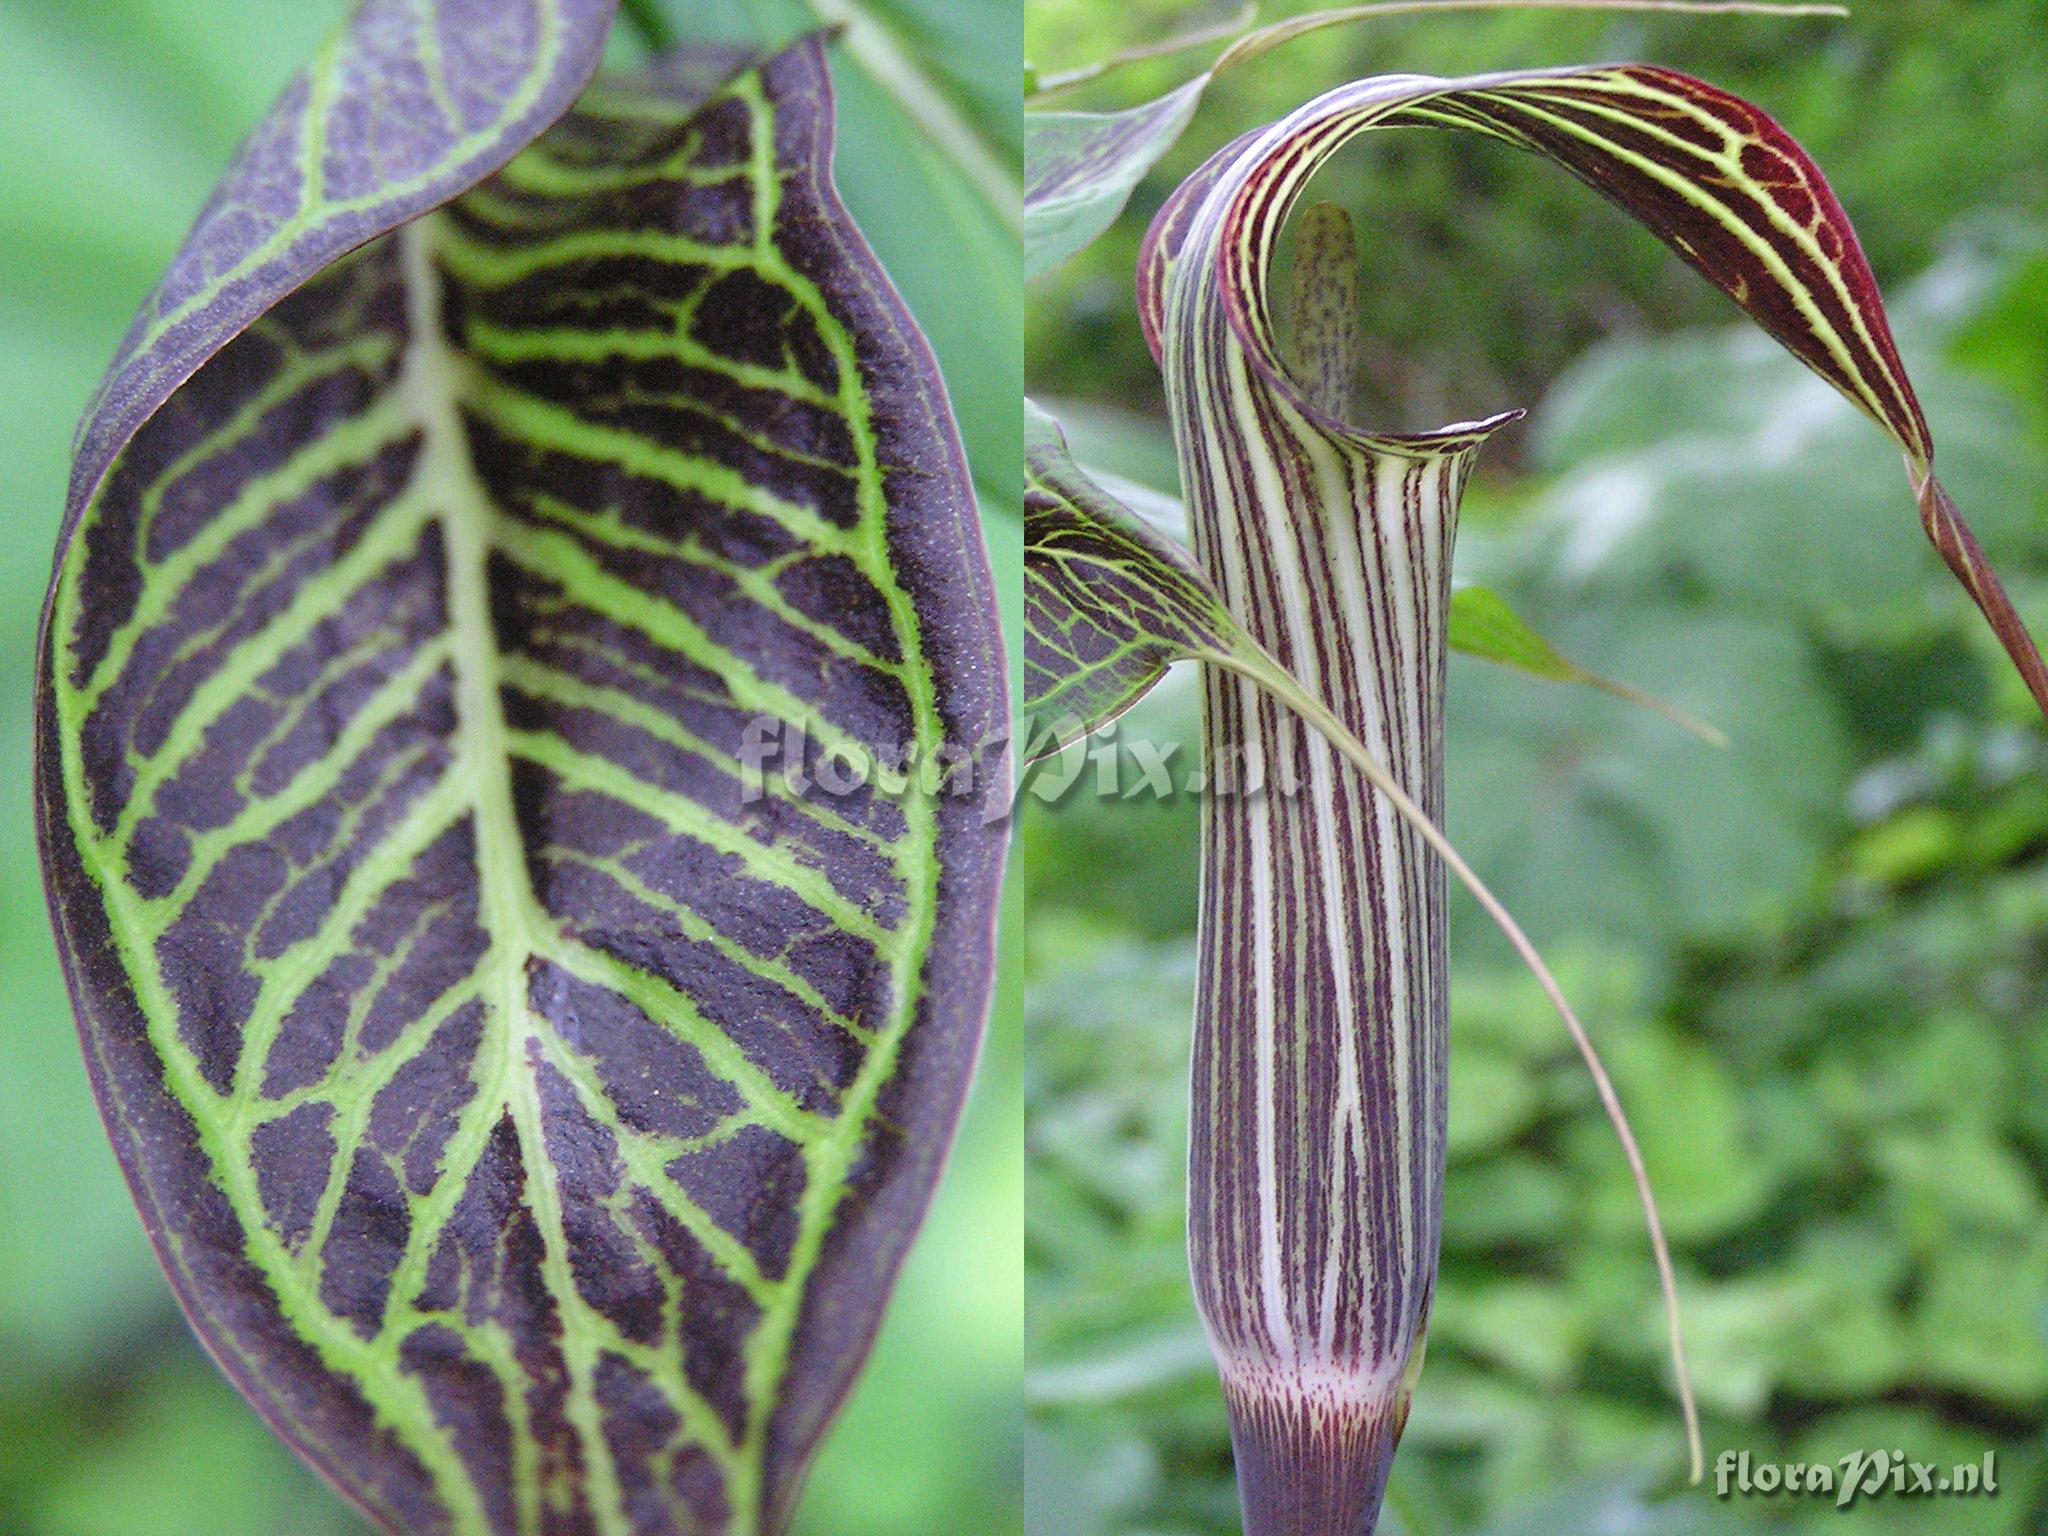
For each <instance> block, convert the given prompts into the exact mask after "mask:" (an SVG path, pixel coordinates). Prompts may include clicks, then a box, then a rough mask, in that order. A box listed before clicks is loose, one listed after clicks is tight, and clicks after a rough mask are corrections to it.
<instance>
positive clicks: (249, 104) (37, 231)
mask: <svg viewBox="0 0 2048 1536" xmlns="http://www.w3.org/2000/svg"><path fill="white" fill-rule="evenodd" d="M834 8H835V9H844V7H834ZM668 9H669V12H670V14H671V15H672V16H673V17H674V19H675V22H676V29H677V31H678V33H679V34H680V35H682V36H683V37H684V38H685V39H686V40H688V39H692V38H694V39H708V38H718V39H753V40H756V41H760V42H764V43H779V42H783V41H787V40H788V39H789V38H791V37H794V36H795V35H796V34H797V33H798V32H800V31H802V30H805V29H807V28H809V27H812V26H815V25H817V24H818V21H819V15H818V11H817V10H816V9H815V8H814V7H813V6H811V5H809V4H805V3H800V0H716V3H701V0H689V3H685V0H669V4H668ZM880 9H881V10H882V11H883V12H884V13H885V15H886V21H887V25H888V26H889V28H890V29H891V34H892V36H893V37H894V38H895V39H896V40H897V42H898V43H899V44H900V45H901V47H902V49H903V51H904V53H905V55H906V56H907V57H909V58H910V59H911V60H912V62H913V64H914V65H915V67H916V68H917V69H918V70H919V71H920V72H921V73H922V74H923V75H924V76H925V77H926V78H927V79H928V80H929V81H930V84H931V88H932V90H933V91H934V92H935V94H936V95H937V96H938V97H939V98H940V99H943V100H944V101H946V102H948V103H949V104H951V105H952V106H953V107H954V108H955V110H956V111H957V113H958V114H959V115H960V117H961V118H962V120H963V121H964V122H966V123H967V124H968V125H970V126H971V127H972V128H973V129H974V130H975V131H976V132H977V133H978V134H980V135H982V136H984V137H985V139H986V141H987V145H988V148H989V152H990V153H992V154H994V155H996V156H997V157H998V158H1000V159H1001V160H1002V161H1003V162H1004V163H1014V161H1015V158H1016V148H1015V143H1016V134H1017V102H1016V81H1017V75H1018V57H1019V45H1018V41H1017V33H1018V27H1019V25H1020V22H1019V17H1018V13H1017V9H1016V5H1015V3H1014V0H973V3H971V4H962V3H959V0H888V3H887V4H886V6H884V7H881V8H880ZM345 11H346V5H345V3H344V0H315V3H311V4H291V5H283V4H278V3H277V0H0V100H4V101H5V102H6V110H5V112H4V113H0V474H4V477H5V478H4V486H5V494H6V497H7V502H8V505H9V507H10V508H11V509H12V513H13V518H14V521H13V525H12V526H13V527H14V530H15V531H14V534H13V535H12V536H11V537H10V538H8V539H7V540H5V541H4V542H0V615H4V617H0V679H4V682H0V691H4V692H5V694H6V695H7V696H8V697H9V698H11V699H12V700H13V701H14V704H13V707H11V708H9V709H7V710H5V711H4V712H0V792H4V809H0V995H4V996H5V997H6V998H7V1011H6V1013H5V1015H4V1016H0V1536H341V1533H344V1532H346V1533H351V1536H362V1533H363V1532H364V1530H365V1527H364V1526H363V1525H362V1524H361V1523H360V1522H359V1521H357V1520H356V1519H355V1518H354V1517H353V1516H352V1515H350V1514H349V1513H348V1512H347V1511H346V1510H345V1509H344V1508H343V1507H342V1506H341V1504H340V1503H339V1501H338V1500H337V1499H335V1498H334V1497H333V1496H332V1495H331V1494H329V1493H328V1492H327V1491H326V1490H325V1489H324V1488H323V1487H322V1486H321V1485H319V1484H318V1483H317V1482H316V1481H315V1480H314V1478H313V1477H312V1475H311V1474H310V1473H308V1472H305V1471H303V1470H302V1469H301V1468H299V1466H298V1465H297V1464H296V1463H295V1462H294V1461H293V1460H292V1459H291V1458H290V1457H289V1456H288V1455H287V1454H286V1452H285V1451H284V1450H282V1449H281V1448H280V1447H279V1446H278V1445H277V1444H276V1443H274V1442H273V1441H272V1440H271V1439H270V1438H269V1436H268V1434H267V1433H266V1432H265V1431H264V1430H263V1429H262V1428H261V1427H260V1426H259V1425H258V1423H257V1421H256V1419H255V1417H254V1415H252V1414H251V1413H249V1412H248V1411H247V1410H246V1409H245V1408H244V1407H243V1406H242V1404H241V1402H240V1400H239V1399H238V1398H236V1397H235V1395H234V1394H233V1393H232V1391H230V1389H229V1388H228V1387H227V1386H226V1385H225V1384H224V1383H223V1382H222V1381H221V1380H220V1379H219V1377H218V1376H217V1375H216V1374H215V1373H214V1371H213V1369H212V1367H211V1365H210V1364H208V1362H207V1361H206V1360H205V1359H204V1357H203V1356H202V1355H201V1353H200V1351H199V1349H198V1347H197V1346H196V1345H195V1344H194V1343H193V1341H192V1339H191V1337H190V1335H189V1334H188V1333H187V1332H186V1330H185V1327H184V1325H183V1323H182V1321H181V1320H180V1319H179V1317H178V1315H177V1313H176V1311H175V1309H174V1307H173V1305H172V1302H171V1298H170V1294H169V1292H168V1290H167V1289H166V1288H165V1286H164V1284H163V1281H162V1279H161V1278H160V1276H159V1275H158V1272H157V1269H156V1266H155V1264H154V1262H153V1261H152V1259H151V1257H150V1255H149V1251H148V1247H147V1245H146V1243H145V1241H144V1239H143V1235H142V1230H141V1227H140V1224H139V1222H138V1220H137V1218H136V1216H135V1213H134V1209H133V1207H132V1206H131V1205H130V1204H129V1201H128V1197H127V1193H126V1190H125V1189H124V1187H123V1186H122V1183H121V1179H120V1176H119V1173H118V1172H117V1170H116V1168H115V1165H114V1160H113V1156H112V1153H111V1152H110V1151H109V1149H108V1147H107V1145H106V1143H105V1141H104V1139H103V1137H102V1135H101V1132H100V1129H99V1125H98V1123H97V1120H96V1118H95V1116H94V1112H93V1107H92V1101H91V1096H90V1094H89V1092H88V1090H87V1087H86V1081H85V1074H84V1071H83V1068H82V1065H81V1063H80V1060H79V1057H78V1051H77V1046H76V1043H75V1039H74V1036H73V1031H72V1026H71V1021H70V1011H69V1008H68V1005H67V1003H66V1001H65V998H64V992H63V984H62V981H61V979H60V977H59V974H58V970H57V963H56V957H55V954H54V952H53V950H52V948H51V941H50V936H49V928H48V923H47V921H46V919H45V916H44V913H43V902H42V892H41V886H40V882H39V877H38V874H37V870H36V860H35V852H34V845H33V832H32V823H31V817H30V790H29V729H30V715H29V697H30V692H31V687H32V679H33V671H34V648H35V638H36V624H37V618H38V614H39V610H40V608H41V605H42V597H43V589H44V585H45V583H46V581H47V579H48V575H49V561H50V553H51V549H52V545H53V541H54V539H55V537H56V532H57V526H58V521H59V517H60V513H61V511H62V507H63V498H64V485H65V477H66V473H67V469H68V458H69V448H70V441H71V433H72V429H73V426H74V424H75V422H76V418H77V415H78V412H79V410H80V409H81V408H82V406H83V405H84V403H85V400H86V397H87V395H88V393H89V392H90V390H91V388H92V386H93V384H94V383H95V382H96V380H97V379H98V376H99V374H100V372H101V370H102V369H103V368H104V367H105V365H106V363H107V361H108V360H109V358H111V356H112V354H113V350H114V346H115V344H116V342H117V341H118V340H119V339H120V337H121V334H122V332H123V331H124V330H125V329H126V327H127V324H128V321H129V318H130V316H131V315H132V314H133V312H134V310H135V308H136V306H137V305H138V304H139V303H140V302H141V300H142V298H143V296H144V295H145V294H146V293H147V292H148V291H149V289H150V287H151V286H152V285H153V284H154V282H155V280H156V278H157V276H158V274H159V273H160V272H161V270H162V269H163V267H164V266H165V265H166V264H167V263H168V261H169V259H170V257H171V255H172V253H173V252H174V251H175V250H176V248H177V245H178V242H179V240H180V239H181V238H182V236H183V233H184V231H185V228H186V227H187V225H188V224H189V223H190V222H191V219H192V217H193V215H194V214H195V213H196V212H197V211H198V209H199V207H200V205H201V203H202V202H204V200H205V198H206V195H207V193H208V192H209V191H210V190H211V189H212V186H213V183H214V181H215V179H216V178H217V177H218V175H219V174H220V172H221V170H222V169H223V168H224V166H225V164H226V162H227V159H228V157H229V156H230V154H231V153H232V152H233V150H234V147H235V145H236V143H237V142H238V141H239V139H240V138H241V136H242V134H243V133H244V132H246V131H247V130H248V129H249V128H250V127H251V126H252V125H253V124H254V123H255V122H256V121H257V120H258V118H259V117H260V116H261V115H262V113H263V112H264V111H265V110H266V109H267V107H268V106H269V104H270V102H271V100H272V98H273V97H274V96H275V95H276V93H277V91H278V90H279V89H280V88H281V87H282V86H283V84H284V82H285V81H286V79H287V78H288V77H289V76H290V75H291V74H292V72H293V71H294V70H295V69H296V68H297V66H298V64H299V62H300V61H301V60H303V59H305V58H306V57H307V56H308V55H309V54H310V53H311V51H312V50H313V48H314V47H315V46H316V45H317V44H318V42H319V40H320V39H321V38H322V37H323V36H324V35H325V34H326V32H327V31H328V30H329V29H330V28H331V27H332V26H333V25H334V24H335V23H336V22H337V21H338V20H339V19H340V18H341V17H342V16H343V15H344V14H345ZM617 51H618V52H619V55H620V57H621V58H622V59H627V60H630V59H631V58H632V57H633V56H634V54H635V52H636V50H635V49H634V48H633V47H632V46H630V45H629V44H626V43H624V42H621V44H620V45H619V47H618V50H617ZM834 72H835V76H836V78H837V80H838V82H839V86H840V92H841V150H840V173H841V174H840V179H841V182H842V186H843V188H844V190H845V192H846V195H847V198H848V201H849V203H850V204H851V205H852V206H853V208H854V211H855V214H856V216H857V217H858V218H859V219H860V220H861V222H862V224H863V226H864V227H865V228H866V229H867V231H868V233H869V235H870V238H871V239H872V240H873V241H874V243H875V244H876V246H877V248H878V249H879V250H880V252H881V254H882V256H883V258H884V260H885V261H887V262H888V263H889V265H890V268H891V271H892V272H893V273H894V275H895V277H896V279H897V281H898V283H899V284H900V285H901V286H902V287H903V289H904V290H905V293H906V295H907V296H908V297H909V299H910V301H911V303H912V306H913V308H914V309H916V311H917V313H918V315H919V318H920V319H921V321H922V322H923V323H924V325H925V327H926V329H927V330H928V332H929V333H930V334H931V335H932V338H933V340H934V343H935V345H936V346H937V348H938V350H939V352H940V355H941V360H942V364H943V366H944V367H945V370H946V373H947V377H948V381H949V384H950V385H951V387H952V389H953V392H954V395H955V398H956V403H957V406H958V410H959V414H960V416H961V417H962V420H963V423H964V424H965V429H966V435H967V438H968V443H969V448H970V451H971V453H972V454H973V457H974V459H975V463H976V469H977V479H978V481H979V483H980V484H981V486H982V489H983V491H984V496H985V501H986V504H987V511H988V528H989V540H990V545H991V550H992V554H993V557H994V560H995V564H996V568H997V573H998V577H997V579H998V583H999V585H1000V587H1001V589H1002V590H1003V591H1004V593H1005V594H1014V593H1015V592H1016V591H1017V590H1018V579H1017V572H1018V568H1019V564H1018V563H1019V561H1020V559H1021V542H1020V541H1021V534H1020V532H1019V523H1018V513H1017V506H1016V490H1015V464H1016V456H1017V448H1016V441H1017V434H1018V430H1019V428H1018V423H1017V411H1016V399H1017V387H1018V385H1017V379H1018V366H1019V364H1018V357H1019V348H1020V342H1019V322H1018V313H1019V307H1020V299H1019V293H1018V284H1017V275H1016V274H1017V270H1018V259H1017V256H1016V254H1015V241H1014V238H1013V237H1012V236H1010V235H1009V234H1008V233H1007V226H1006V225H1005V224H1004V222H1003V219H1002V217H1001V215H1000V214H999V213H998V212H997V211H995V210H994V209H993V208H992V207H991V206H990V204H989V203H988V201H987V200H986V199H984V198H982V197H981V196H980V194H979V193H978V191H977V189H976V188H975V187H974V186H973V185H972V184H971V183H969V182H968V181H967V180H966V178H964V177H963V176H962V175H961V174H960V173H959V171H958V170H957V168H956V164H957V162H956V161H955V160H954V158H953V157H951V156H949V155H948V154H946V153H945V150H944V146H943V145H940V144H937V143H935V142H934V141H933V140H932V138H931V136H930V135H928V134H925V133H921V132H920V131H918V130H917V129H916V128H915V127H913V126H912V125H911V124H910V123H909V122H908V121H907V120H906V119H905V117H904V116H903V114H902V113H901V111H900V110H899V109H898V107H897V106H896V105H895V104H894V103H893V102H892V101H891V99H890V98H889V97H888V96H886V95H885V94H884V93H883V92H882V91H880V90H879V89H878V88H877V87H876V85H875V84H874V82H873V80H872V79H871V78H870V77H869V76H868V75H867V74H866V73H865V72H864V71H863V70H862V68H861V67H860V66H859V64H858V63H857V62H855V61H850V60H849V59H848V58H847V57H846V54H845V52H844V50H843V49H842V50H840V51H839V52H838V53H837V54H836V56H835V61H834ZM1013 909H1014V903H1013ZM1010 926H1011V927H1012V928H1013V929H1014V928H1015V926H1016V925H1015V924H1012V925H1010ZM1017 980H1018V976H1017V967H1016V966H1014V965H1012V966H1010V967H1009V968H1008V970H1007V972H1006V975H1005V978H1004V984H1003V988H1002V1000H1001V1002H1000V1004H999V1007H998V1009H997V1016H996V1019H995V1021H994V1024H993V1027H992V1032H991V1037H990V1040H991V1043H990V1051H989V1055H988V1057H987V1059H986V1062H985V1064H984V1069H983V1073H982V1076H981V1079H980V1081H979V1083H978V1085H977V1088H976V1091H975V1098H974V1101H973V1104H972V1106H971V1108H970V1113H969V1116H968V1119H967V1122H966V1125H965V1127H964V1129H963V1132H962V1137H961V1141H960V1144H959V1147H958V1150H957V1152H956V1154H955V1157H954V1162H953V1166H952V1168H951V1170H950V1173H949V1175H948V1177H947V1179H946V1182H945V1184H944V1186H943V1188H942V1191H941V1194H940V1198H939V1204H938V1207H937V1209H936V1211H935V1212H934V1215H933V1218H932V1223H931V1226H930V1228H929V1231H928V1235H927V1237H926V1238H925V1240H923V1241H922V1242H920V1244H919V1246H918V1248H917V1249H916V1250H915V1252H914V1254H913V1256H912V1261H911V1265H910V1268H909V1270H908V1272H907V1273H906V1275H905V1277H904V1280H903V1284H902V1287H901V1289H900V1291H899V1292H898V1295H897V1301H896V1305H895V1308H894V1310H893V1311H892V1313H891V1315H890V1319H889V1323H888V1325H887V1328H886V1330H885V1332H884V1334H883V1338H882V1341H881V1344H880V1346H879V1349H878V1351H877V1354H876V1356H875V1359H874V1362H873V1365H872V1367H871V1369H870V1371H869V1373H868V1375H867V1377H866V1378H865V1379H864V1381H863V1383H862V1385H861V1386H860V1388H859V1389H858V1391H857V1393H856V1395H855V1397H854V1399H853V1402H852V1405H851V1407H850V1409H849V1411H848V1413H847V1415H846V1418H845V1419H844V1420H843V1422H842V1423H841V1425H840V1427H839V1428H838V1430H837V1431H836V1432H835V1434H834V1436H833V1437H832V1439H831V1440H830V1441H828V1443H827V1446H826V1450H825V1454H824V1457H823V1459H822V1461H821V1462H820V1464H819V1467H818V1469H817V1472H816V1474H815V1476H814V1477H813V1479H812V1483H811V1489H810V1493H809V1495H808V1497H807V1500H806V1503H805V1506H804V1512H803V1515H802V1517H801V1524H800V1527H799V1530H800V1532H801V1533H804V1536H904V1533H910V1532H925V1531H931V1532H941V1531H944V1532H952V1531H973V1532H977V1533H980V1532H987V1533H990V1536H1009V1533H1013V1532H1015V1531H1016V1530H1017V1529H1018V1515H1017V1507H1018V1494H1017V1490H1018V1486H1019V1479H1020V1476H1021V1470H1020V1462H1019V1452H1018V1434H1019V1418H1020V1414H1021V1410H1020V1408H1019V1375H1020V1370H1021V1313H1022V1295H1021V1282H1020V1269H1021V1259H1020V1237H1019V1231H1020V1227H1021V1219H1022V1218H1021V1212H1022V1203H1023V1193H1022V1171H1021V1167H1020V1163H1019V1157H1018V1152H1017V1148H1018V1145H1019V1141H1020V1136H1021V1131H1020V1113H1021V1111H1020V1091H1021V1090H1020V1087H1019V1082H1020V1072H1021V1064H1020V1062H1021V1051H1020V1044H1019V1033H1018V1030H1019V1008H1020V1002H1019V998H1020V991H1019V987H1018V985H1017Z"/></svg>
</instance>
